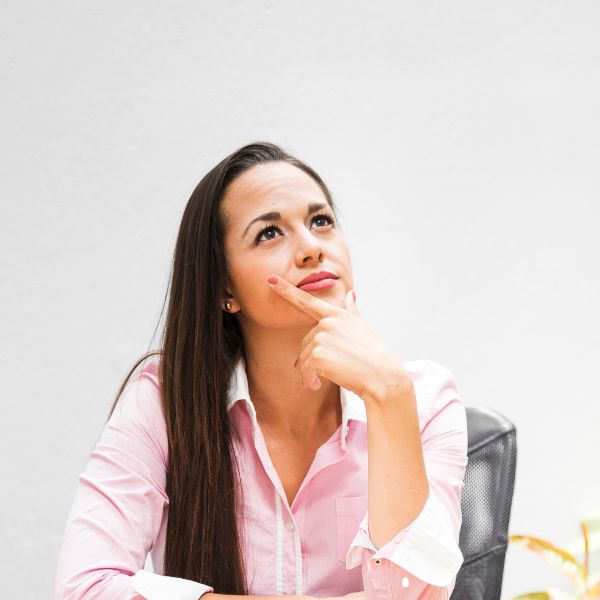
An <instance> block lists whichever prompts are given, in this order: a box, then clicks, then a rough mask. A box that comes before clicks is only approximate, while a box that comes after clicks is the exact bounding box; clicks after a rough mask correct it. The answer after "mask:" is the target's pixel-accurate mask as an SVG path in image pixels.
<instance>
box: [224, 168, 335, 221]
mask: <svg viewBox="0 0 600 600" xmlns="http://www.w3.org/2000/svg"><path fill="white" fill-rule="evenodd" d="M312 202H327V199H326V197H325V195H324V194H323V190H321V188H320V187H319V184H318V183H317V182H316V181H315V180H314V179H313V178H312V177H311V176H310V175H308V174H307V173H305V172H304V171H303V170H302V169H299V168H298V167H295V166H294V165H290V164H288V163H286V162H272V163H264V164H259V165H255V166H254V167H252V168H250V169H248V170H247V171H244V172H243V173H242V174H241V175H239V176H238V177H237V178H236V179H234V180H233V181H232V182H231V183H230V184H229V185H228V186H227V190H226V192H225V196H224V197H223V201H222V205H221V208H222V211H223V214H224V216H225V217H226V220H227V222H228V223H229V225H230V226H231V227H242V226H245V224H246V221H247V220H249V219H251V218H252V217H255V216H257V215H258V214H260V213H261V212H265V211H267V210H285V209H286V207H288V208H293V207H302V208H304V207H305V206H306V205H307V204H310V203H312Z"/></svg>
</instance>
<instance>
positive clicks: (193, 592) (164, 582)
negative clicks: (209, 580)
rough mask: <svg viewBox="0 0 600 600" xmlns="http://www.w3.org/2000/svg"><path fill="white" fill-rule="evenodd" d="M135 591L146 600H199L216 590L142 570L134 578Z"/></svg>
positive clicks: (187, 580) (200, 584) (189, 580)
mask: <svg viewBox="0 0 600 600" xmlns="http://www.w3.org/2000/svg"><path fill="white" fill-rule="evenodd" d="M131 581H132V583H133V589H134V590H135V591H136V592H137V593H138V594H141V595H142V596H143V597H144V598H146V600H198V598H200V596H201V595H202V594H205V593H206V592H214V591H215V590H214V589H213V588H212V587H210V586H209V585H204V584H203V583H198V582H197V581H192V580H191V579H182V578H180V577H169V576H168V575H158V574H156V573H151V572H150V571H145V570H144V569H141V570H140V571H138V572H137V573H136V574H135V575H134V576H133V577H132V578H131Z"/></svg>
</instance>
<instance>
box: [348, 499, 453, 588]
mask: <svg viewBox="0 0 600 600" xmlns="http://www.w3.org/2000/svg"><path fill="white" fill-rule="evenodd" d="M368 517H369V512H368V511H367V512H366V514H365V516H364V517H363V520H362V521H361V522H360V525H359V526H358V532H357V534H356V535H355V537H354V540H353V541H352V543H351V544H350V548H349V550H348V552H347V554H346V569H353V568H354V567H357V566H358V565H360V564H361V561H362V555H363V549H368V550H371V551H373V552H374V554H373V555H372V556H370V559H371V560H374V559H381V558H387V559H388V560H390V561H391V562H393V563H395V564H396V565H398V566H399V567H402V568H403V569H406V570H407V571H409V572H410V573H412V574H413V575H415V577H418V578H419V579H421V580H422V581H425V582H427V583H430V584H431V585H435V586H440V587H444V586H448V585H450V583H452V581H453V579H454V577H456V574H457V573H458V571H459V569H460V567H461V565H462V564H463V562H464V557H463V554H462V552H461V551H460V548H459V546H458V543H457V540H456V538H455V533H454V531H453V529H452V527H451V526H450V523H449V520H448V515H447V510H446V508H445V507H444V506H443V505H442V504H441V503H440V500H439V499H438V497H437V496H436V495H435V494H434V493H433V492H432V491H431V490H430V494H429V497H428V498H427V502H426V503H425V505H424V507H423V509H422V510H421V512H420V513H419V515H418V516H417V518H416V519H415V520H414V521H413V522H412V523H411V524H410V525H408V526H407V527H405V528H404V529H402V530H400V531H399V532H398V533H397V534H396V535H395V536H394V537H393V538H392V539H391V540H389V541H388V542H387V543H386V544H384V545H383V546H382V547H381V548H379V549H377V548H376V547H375V545H374V544H373V542H372V540H371V538H370V535H369V518H368Z"/></svg>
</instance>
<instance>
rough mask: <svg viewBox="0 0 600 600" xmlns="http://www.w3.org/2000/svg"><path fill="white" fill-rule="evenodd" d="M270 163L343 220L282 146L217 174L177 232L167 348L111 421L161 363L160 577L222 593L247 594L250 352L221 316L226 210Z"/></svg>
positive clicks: (194, 198) (252, 152)
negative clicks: (244, 497) (224, 204)
mask: <svg viewBox="0 0 600 600" xmlns="http://www.w3.org/2000/svg"><path fill="white" fill-rule="evenodd" d="M273 161H285V162H287V163H289V164H291V165H294V166H296V167H298V168H300V169H302V170H303V171H304V172H305V173H307V174H308V175H309V176H310V177H312V178H313V179H314V180H315V181H316V183H317V184H318V185H319V186H320V188H321V190H322V191H323V194H324V195H325V198H326V199H327V202H328V203H329V205H330V206H331V208H332V210H333V211H334V214H335V213H336V207H335V206H334V202H333V199H332V197H331V194H330V192H329V190H328V188H327V186H326V185H325V183H324V181H323V180H322V179H321V177H320V176H319V175H318V174H317V173H316V172H315V171H314V170H313V169H312V168H311V167H310V166H308V165H307V164H306V163H304V162H302V161H300V160H299V159H297V158H294V157H292V156H290V155H289V154H288V153H287V152H285V151H284V150H283V149H281V148H280V147H279V146H276V145H275V144H272V143H269V142H256V143H252V144H248V145H246V146H243V147H241V148H239V149H238V150H236V151H235V152H233V153H232V154H230V155H229V156H227V157H226V158H225V159H223V160H222V161H221V162H220V163H219V164H218V165H216V166H215V167H214V168H213V169H211V170H210V171H209V172H208V173H207V174H206V175H205V176H204V177H203V178H202V180H201V181H200V183H198V185H197V186H196V188H195V189H194V191H193V192H192V195H191V197H190V199H189V200H188V203H187V205H186V207H185V210H184V213H183V217H182V220H181V224H180V227H179V233H178V236H177V241H176V245H175V253H174V256H173V263H172V274H171V281H170V293H169V292H167V293H168V297H169V303H168V310H167V316H166V321H165V326H164V329H163V332H162V338H161V349H160V350H158V351H153V352H149V353H147V354H145V355H144V356H142V358H140V359H139V360H138V361H137V362H136V363H135V365H134V366H133V367H132V368H131V370H130V371H129V373H128V375H127V376H126V378H125V380H124V381H123V383H122V384H121V387H120V389H119V392H118V393H117V396H116V398H115V400H114V402H113V405H112V407H111V409H110V413H109V418H110V415H111V414H112V412H113V410H114V408H115V406H116V404H117V402H118V400H119V397H120V396H121V394H122V392H123V390H124V388H125V386H126V385H127V383H128V381H129V379H130V377H131V376H132V374H133V373H134V372H135V370H136V369H137V367H138V366H139V365H140V363H142V362H143V361H145V360H146V359H148V358H149V357H151V356H153V355H159V356H160V363H159V369H158V374H159V381H160V388H161V396H162V407H163V411H164V416H165V421H166V427H167V438H168V443H169V450H168V470H167V486H166V492H167V496H168V497H169V513H168V522H167V532H166V545H165V556H164V565H163V574H164V575H170V576H173V577H182V578H185V579H192V580H195V581H199V582H201V583H204V584H207V585H210V586H212V587H213V588H214V590H215V592H216V593H221V594H244V595H247V594H248V593H249V592H248V590H247V589H246V586H247V582H246V581H245V577H244V572H245V570H244V564H243V556H244V553H243V550H242V544H241V543H240V535H239V534H238V530H237V522H236V514H237V510H238V504H239V502H241V500H240V498H239V494H240V493H241V489H240V484H239V482H238V480H239V476H240V475H239V469H238V465H237V462H236V460H235V453H234V452H233V445H232V435H236V432H234V431H232V428H230V423H229V419H228V416H227V408H226V400H227V389H228V386H229V381H230V378H231V376H232V374H233V370H234V368H235V365H236V363H237V361H238V359H239V358H240V357H241V356H244V358H245V351H244V343H243V342H244V340H243V337H242V332H241V329H240V327H239V323H238V320H237V318H236V316H235V315H234V314H229V313H227V312H226V311H224V310H223V303H224V300H225V296H224V294H225V286H226V282H227V281H228V273H229V271H228V264H227V259H226V256H225V250H224V232H225V222H224V220H223V215H222V214H221V210H220V205H221V200H222V198H223V196H224V193H225V190H226V188H227V186H228V184H229V183H230V182H231V181H232V180H234V179H235V178H236V177H237V176H239V175H240V174H241V173H243V172H244V171H246V170H247V169H250V168H252V167H253V166H255V165H257V164H260V163H266V162H273ZM166 298H167V297H166V296H165V301H166ZM163 310H164V304H163ZM161 316H162V312H161ZM155 331H156V330H155ZM234 468H235V478H234ZM236 478H237V479H236ZM223 565H226V567H223Z"/></svg>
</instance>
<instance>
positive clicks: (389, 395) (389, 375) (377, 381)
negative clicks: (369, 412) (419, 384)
mask: <svg viewBox="0 0 600 600" xmlns="http://www.w3.org/2000/svg"><path fill="white" fill-rule="evenodd" d="M380 364H382V363H380ZM413 395H414V384H413V380H412V378H411V377H410V375H409V374H408V371H407V370H406V369H405V368H404V365H402V363H401V362H400V361H399V360H398V359H393V360H390V361H389V362H388V363H387V365H386V366H384V367H382V368H380V369H379V370H378V372H377V374H376V375H375V376H374V377H373V378H372V379H371V381H370V384H369V386H368V387H367V388H366V390H365V391H364V393H363V394H361V398H362V399H363V401H364V403H365V405H366V406H367V408H368V407H369V406H373V407H375V406H384V405H386V404H389V403H390V402H397V401H398V399H400V398H404V397H406V396H409V397H411V396H413Z"/></svg>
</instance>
